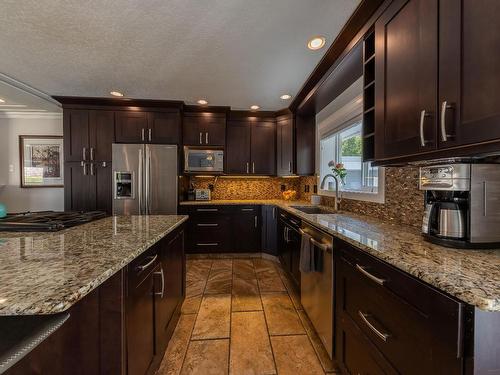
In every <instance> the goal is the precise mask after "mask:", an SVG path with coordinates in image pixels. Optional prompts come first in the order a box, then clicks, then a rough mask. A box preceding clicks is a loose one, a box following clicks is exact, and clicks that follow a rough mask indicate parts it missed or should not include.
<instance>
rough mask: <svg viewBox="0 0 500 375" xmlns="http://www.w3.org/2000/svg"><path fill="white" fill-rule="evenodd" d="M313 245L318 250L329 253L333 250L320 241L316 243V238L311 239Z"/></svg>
mask: <svg viewBox="0 0 500 375" xmlns="http://www.w3.org/2000/svg"><path fill="white" fill-rule="evenodd" d="M310 241H311V244H313V245H314V246H315V247H317V248H318V249H321V250H323V251H325V252H327V253H329V252H331V251H332V250H331V249H330V246H328V245H325V244H324V243H321V242H319V241H316V240H315V239H314V238H311V240H310Z"/></svg>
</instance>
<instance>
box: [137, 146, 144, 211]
mask: <svg viewBox="0 0 500 375" xmlns="http://www.w3.org/2000/svg"><path fill="white" fill-rule="evenodd" d="M142 163H143V158H142V149H141V148H140V149H139V176H138V178H137V187H138V191H139V215H142V214H143V212H142V181H143V178H142Z"/></svg>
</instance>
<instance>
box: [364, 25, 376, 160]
mask: <svg viewBox="0 0 500 375" xmlns="http://www.w3.org/2000/svg"><path fill="white" fill-rule="evenodd" d="M363 87H364V88H363V161H372V160H374V158H375V31H374V30H373V29H372V30H370V31H369V32H368V33H367V34H366V35H365V37H364V40H363Z"/></svg>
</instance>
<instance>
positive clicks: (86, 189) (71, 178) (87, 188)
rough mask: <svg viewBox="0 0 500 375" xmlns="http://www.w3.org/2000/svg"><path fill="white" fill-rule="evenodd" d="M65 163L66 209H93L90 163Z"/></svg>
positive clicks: (93, 197)
mask: <svg viewBox="0 0 500 375" xmlns="http://www.w3.org/2000/svg"><path fill="white" fill-rule="evenodd" d="M81 163H82V162H66V163H64V210H65V211H88V210H91V209H92V208H91V207H92V206H93V203H92V199H95V196H93V194H92V191H91V189H92V187H91V182H92V181H91V180H92V179H91V176H90V164H89V163H88V162H85V167H84V166H82V165H81Z"/></svg>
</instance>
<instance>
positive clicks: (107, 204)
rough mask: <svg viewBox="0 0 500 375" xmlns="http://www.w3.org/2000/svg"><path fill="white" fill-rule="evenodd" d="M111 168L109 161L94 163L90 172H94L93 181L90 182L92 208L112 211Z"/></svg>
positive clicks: (110, 212) (109, 212)
mask: <svg viewBox="0 0 500 375" xmlns="http://www.w3.org/2000/svg"><path fill="white" fill-rule="evenodd" d="M112 171H113V168H112V165H111V163H110V162H104V163H103V162H97V163H94V167H93V170H92V173H94V175H93V177H94V181H93V183H91V188H92V191H93V194H92V195H93V196H94V199H93V202H92V203H93V204H94V207H93V208H92V209H94V210H99V211H106V212H107V213H108V214H110V215H111V214H112V213H113V181H112V180H113V178H112V175H113V173H112Z"/></svg>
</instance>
